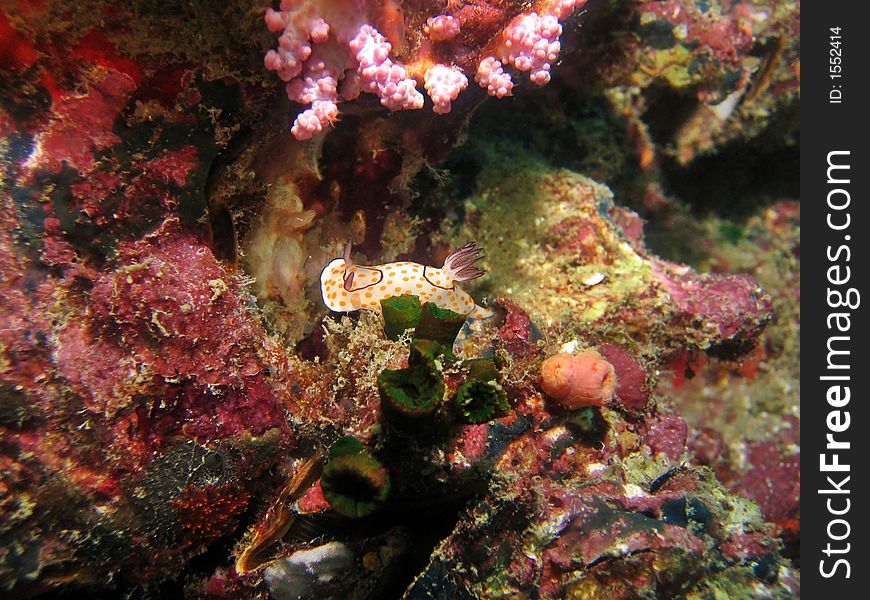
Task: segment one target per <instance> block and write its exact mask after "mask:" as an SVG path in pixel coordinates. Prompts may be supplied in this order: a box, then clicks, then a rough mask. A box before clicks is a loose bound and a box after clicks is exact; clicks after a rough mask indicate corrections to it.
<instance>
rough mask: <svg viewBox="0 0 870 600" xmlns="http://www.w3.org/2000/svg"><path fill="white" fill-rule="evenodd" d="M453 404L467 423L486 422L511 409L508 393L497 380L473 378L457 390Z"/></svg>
mask: <svg viewBox="0 0 870 600" xmlns="http://www.w3.org/2000/svg"><path fill="white" fill-rule="evenodd" d="M453 405H454V407H455V408H456V411H457V413H458V415H459V418H460V419H461V420H462V421H465V422H466V423H486V422H487V421H491V420H492V419H495V418H497V417H503V416H505V415H507V414H508V412H509V411H510V404H509V403H508V398H507V394H506V393H505V391H504V390H503V389H502V388H501V386H499V385H498V384H497V383H495V381H481V380H479V379H472V380H469V381H466V382H465V383H463V384H462V385H460V386H459V389H457V390H456V398H454V400H453Z"/></svg>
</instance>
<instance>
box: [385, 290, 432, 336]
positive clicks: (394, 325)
mask: <svg viewBox="0 0 870 600" xmlns="http://www.w3.org/2000/svg"><path fill="white" fill-rule="evenodd" d="M422 310H423V306H422V305H421V304H420V298H418V297H417V296H410V295H402V296H392V297H391V298H386V299H384V300H381V312H382V313H383V315H384V332H385V333H386V334H387V337H388V338H390V339H391V340H393V341H394V342H395V341H396V340H398V339H399V336H401V335H402V334H403V333H404V332H405V331H406V330H408V329H411V328H413V327H415V326H416V325H417V321H418V320H419V319H420V313H421V312H422Z"/></svg>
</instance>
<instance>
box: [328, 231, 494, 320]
mask: <svg viewBox="0 0 870 600" xmlns="http://www.w3.org/2000/svg"><path fill="white" fill-rule="evenodd" d="M350 250H351V243H350V242H348V243H347V245H346V246H345V247H344V256H343V257H342V258H336V259H335V260H333V261H332V262H330V263H329V264H328V265H326V267H325V268H324V269H323V272H322V273H321V274H320V292H321V294H322V295H323V303H324V304H326V306H327V307H328V308H329V310H333V311H336V312H350V311H354V310H359V309H362V308H364V309H367V310H374V311H377V312H380V310H381V300H384V299H386V298H391V297H393V296H401V295H403V294H412V295H414V296H418V297H419V298H420V301H421V302H432V303H434V304H435V305H437V306H438V307H440V308H446V309H448V310H452V311H454V312H457V313H459V314H462V315H465V316H467V317H469V318H472V319H486V318H488V317H491V316H493V312H492V311H491V310H489V309H487V308H483V307H482V306H478V305H476V304H475V303H474V300H473V299H472V298H471V296H469V295H468V294H467V293H465V292H464V291H463V290H462V289H461V288H460V287H459V286H458V285H457V283H458V282H460V281H469V280H471V279H477V278H478V277H481V276H483V275H484V273H485V272H484V271H482V270H481V269H478V268H477V267H475V266H474V263H476V262H477V261H478V260H480V259H481V258H483V256H482V254H481V250H480V248H478V247H477V246H475V244H474V242H469V243H467V244H465V245H464V246H463V247H462V248H460V249H459V250H456V251H454V252H452V253H451V254H450V255H449V256H448V257H447V258H446V259H445V260H444V266H443V267H441V268H440V269H439V268H437V267H429V266H427V265H421V264H419V263H415V262H391V263H387V264H384V265H376V266H372V267H364V266H362V265H356V264H354V263H353V261H352V260H351V258H350Z"/></svg>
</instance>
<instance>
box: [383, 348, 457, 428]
mask: <svg viewBox="0 0 870 600" xmlns="http://www.w3.org/2000/svg"><path fill="white" fill-rule="evenodd" d="M424 348H425V349H426V350H424ZM431 352H432V346H431V344H422V345H420V346H418V345H412V346H411V355H410V358H409V359H408V367H407V368H405V369H395V370H393V369H384V370H383V371H381V373H380V375H378V392H380V395H381V410H382V411H383V413H384V416H385V417H386V418H387V419H389V420H391V421H393V422H395V423H397V424H402V425H410V426H413V425H418V424H420V423H421V422H422V421H425V420H426V419H427V418H428V417H431V416H432V415H434V414H435V412H436V411H437V410H438V407H439V406H441V401H442V399H443V397H444V381H443V380H442V378H441V373H440V372H439V371H438V367H437V366H436V365H435V360H434V358H433V356H432V354H431Z"/></svg>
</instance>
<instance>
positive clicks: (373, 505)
mask: <svg viewBox="0 0 870 600" xmlns="http://www.w3.org/2000/svg"><path fill="white" fill-rule="evenodd" d="M329 455H330V459H329V462H328V463H326V466H324V467H323V475H321V478H320V488H321V489H322V490H323V497H324V498H326V501H327V502H329V505H330V506H331V507H332V509H333V510H334V511H335V512H337V513H339V514H340V515H344V516H345V517H352V518H359V517H365V516H366V515H369V514H371V513H373V512H374V511H375V510H377V509H378V508H379V507H380V506H381V505H383V503H384V502H385V501H386V499H387V496H389V494H390V474H389V472H388V471H387V469H386V467H384V465H382V464H381V462H380V461H379V460H378V459H376V458H375V457H374V456H372V455H371V454H369V453H368V452H366V451H365V450H364V449H363V447H362V444H360V442H359V440H357V439H356V438H353V437H350V436H348V437H344V438H341V439H340V440H338V441H337V442H336V443H335V444H333V445H332V447H331V448H330V449H329Z"/></svg>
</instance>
